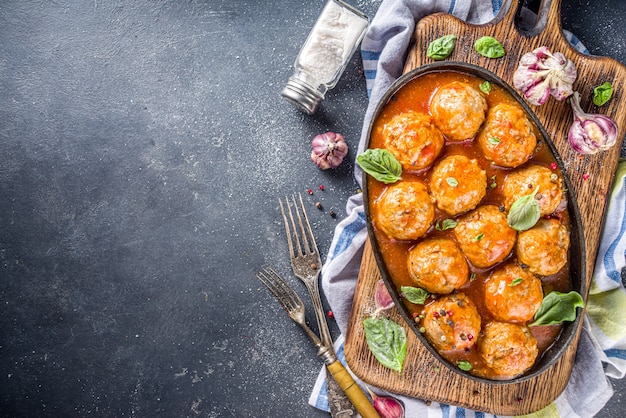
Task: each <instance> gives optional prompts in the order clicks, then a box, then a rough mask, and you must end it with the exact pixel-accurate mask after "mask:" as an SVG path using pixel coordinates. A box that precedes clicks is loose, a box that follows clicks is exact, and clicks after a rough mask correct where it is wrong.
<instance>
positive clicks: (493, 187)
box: [489, 174, 498, 189]
mask: <svg viewBox="0 0 626 418" xmlns="http://www.w3.org/2000/svg"><path fill="white" fill-rule="evenodd" d="M490 180H491V183H489V187H490V188H492V189H495V188H496V187H498V183H496V175H495V174H494V175H493V176H491V177H490Z"/></svg>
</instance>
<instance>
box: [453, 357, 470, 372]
mask: <svg viewBox="0 0 626 418" xmlns="http://www.w3.org/2000/svg"><path fill="white" fill-rule="evenodd" d="M456 365H457V366H458V368H459V369H461V370H463V371H466V372H469V371H470V370H472V363H470V362H469V361H466V360H459V361H457V362H456Z"/></svg>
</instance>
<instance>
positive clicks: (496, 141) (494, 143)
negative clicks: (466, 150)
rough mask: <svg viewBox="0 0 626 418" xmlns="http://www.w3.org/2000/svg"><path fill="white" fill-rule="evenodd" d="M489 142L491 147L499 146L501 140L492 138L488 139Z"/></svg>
mask: <svg viewBox="0 0 626 418" xmlns="http://www.w3.org/2000/svg"><path fill="white" fill-rule="evenodd" d="M487 142H489V143H490V144H491V145H498V144H499V143H500V138H498V137H495V136H490V137H489V138H487Z"/></svg>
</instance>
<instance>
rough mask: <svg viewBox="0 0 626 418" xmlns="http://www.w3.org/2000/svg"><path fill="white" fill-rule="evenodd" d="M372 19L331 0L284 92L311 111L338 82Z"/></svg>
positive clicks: (304, 46) (291, 99)
mask: <svg viewBox="0 0 626 418" xmlns="http://www.w3.org/2000/svg"><path fill="white" fill-rule="evenodd" d="M368 24H369V22H368V19H367V16H365V15H364V14H363V13H362V12H360V11H359V10H357V9H355V8H354V7H352V6H350V5H349V4H346V3H344V2H343V1H341V0H329V1H328V3H326V5H325V6H324V9H323V10H322V13H321V14H320V16H319V18H318V19H317V21H316V22H315V26H313V29H311V33H309V36H308V37H307V40H306V41H305V43H304V45H303V46H302V49H300V53H299V54H298V57H297V58H296V62H295V64H294V73H293V75H292V76H291V77H289V81H288V82H287V85H286V86H285V88H284V89H283V91H282V93H281V95H282V96H283V97H284V98H285V99H287V100H288V101H289V102H291V103H292V104H294V105H295V106H297V107H298V108H299V109H301V110H303V111H305V112H306V113H308V114H309V115H311V114H313V113H315V110H316V109H317V106H318V105H319V103H320V102H321V101H322V100H323V99H324V95H325V94H326V92H327V91H328V90H330V89H332V88H333V87H335V85H336V84H337V81H339V78H340V77H341V74H342V73H343V71H344V69H345V68H346V66H347V65H348V63H349V62H350V59H351V57H352V55H353V54H354V52H355V51H356V49H357V47H358V45H359V43H360V42H361V40H362V39H363V36H365V31H366V30H367V26H368Z"/></svg>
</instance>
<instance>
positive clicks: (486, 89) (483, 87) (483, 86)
mask: <svg viewBox="0 0 626 418" xmlns="http://www.w3.org/2000/svg"><path fill="white" fill-rule="evenodd" d="M478 88H479V89H480V91H482V92H483V93H485V94H489V93H491V83H490V82H488V81H486V80H485V81H483V82H482V83H480V85H479V86H478Z"/></svg>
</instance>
